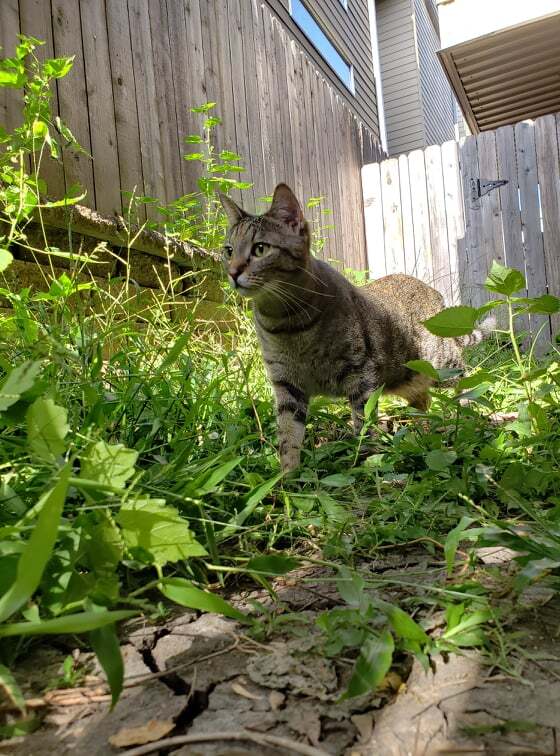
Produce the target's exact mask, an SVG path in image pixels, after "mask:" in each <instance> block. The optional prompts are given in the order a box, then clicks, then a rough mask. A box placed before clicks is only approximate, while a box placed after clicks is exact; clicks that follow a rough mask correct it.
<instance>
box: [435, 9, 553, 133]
mask: <svg viewBox="0 0 560 756" xmlns="http://www.w3.org/2000/svg"><path fill="white" fill-rule="evenodd" d="M438 56H439V58H440V61H441V63H442V65H443V67H444V69H445V72H446V74H447V77H448V79H449V81H450V83H451V86H452V87H453V89H454V91H455V95H456V97H457V99H458V101H459V104H460V106H461V109H462V111H463V114H464V116H465V120H466V121H467V123H468V125H469V128H470V129H471V131H472V132H473V133H474V134H476V133H478V132H479V131H486V130H488V129H495V128H497V127H498V126H503V125H505V124H509V123H515V122H516V121H523V120H525V119H526V118H536V117H537V116H540V115H545V114H546V113H555V112H557V111H560V11H559V12H557V13H552V14H550V15H547V16H542V17H541V18H536V19H532V20H531V21H526V22H524V23H522V24H517V25H516V26H511V27H508V28H507V29H500V30H499V31H495V32H492V33H491V34H485V35H484V36H481V37H475V38H474V39H471V40H468V41H466V42H461V43H459V44H456V45H453V46H451V47H446V48H444V49H442V50H439V51H438Z"/></svg>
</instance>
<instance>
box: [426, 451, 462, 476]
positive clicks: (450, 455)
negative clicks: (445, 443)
mask: <svg viewBox="0 0 560 756" xmlns="http://www.w3.org/2000/svg"><path fill="white" fill-rule="evenodd" d="M456 459H457V454H456V452H454V451H452V450H446V449H433V451H430V452H428V453H427V454H426V464H427V465H428V467H429V468H430V470H435V471H436V472H440V471H441V470H446V469H447V468H448V467H449V466H450V465H452V464H453V462H455V460H456Z"/></svg>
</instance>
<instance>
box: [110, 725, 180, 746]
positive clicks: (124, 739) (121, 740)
mask: <svg viewBox="0 0 560 756" xmlns="http://www.w3.org/2000/svg"><path fill="white" fill-rule="evenodd" d="M174 727H175V723H174V722H172V721H171V720H169V719H164V720H158V719H150V721H149V722H146V724H144V725H140V726H139V727H123V729H122V730H119V731H118V732H117V734H116V735H111V737H110V738H109V743H110V744H111V745H112V746H115V748H124V747H125V746H132V745H144V744H145V743H153V742H154V740H160V739H161V738H163V737H165V736H166V735H167V734H168V733H169V732H171V730H172V729H173V728H174Z"/></svg>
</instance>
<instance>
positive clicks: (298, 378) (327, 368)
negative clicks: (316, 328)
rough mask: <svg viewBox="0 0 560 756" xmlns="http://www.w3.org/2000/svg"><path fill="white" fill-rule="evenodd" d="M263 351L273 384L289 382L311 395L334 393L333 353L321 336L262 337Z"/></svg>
mask: <svg viewBox="0 0 560 756" xmlns="http://www.w3.org/2000/svg"><path fill="white" fill-rule="evenodd" d="M261 348H262V352H263V357H264V361H265V365H266V367H267V372H268V375H269V378H270V379H271V380H272V381H273V382H275V381H283V380H289V381H290V382H291V383H293V384H294V385H296V386H298V387H300V388H301V389H303V390H305V391H306V392H307V393H309V394H310V395H313V394H320V393H332V392H334V391H335V384H334V382H333V375H332V370H331V368H332V355H331V354H330V351H331V350H330V349H329V345H328V344H325V343H324V342H322V341H321V340H320V339H319V335H318V334H316V333H315V334H299V336H297V337H295V336H292V337H290V338H275V339H274V338H273V339H271V338H261Z"/></svg>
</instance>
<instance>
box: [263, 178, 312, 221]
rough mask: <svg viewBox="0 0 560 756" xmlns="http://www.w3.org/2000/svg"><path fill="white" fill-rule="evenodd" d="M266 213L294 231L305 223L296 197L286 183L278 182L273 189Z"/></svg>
mask: <svg viewBox="0 0 560 756" xmlns="http://www.w3.org/2000/svg"><path fill="white" fill-rule="evenodd" d="M266 214H267V215H268V216H270V217H271V218H274V219H276V220H279V221H282V223H285V224H286V225H287V226H290V227H291V228H293V229H294V231H300V230H301V229H302V228H303V226H304V224H305V218H304V217H303V212H302V210H301V206H300V204H299V202H298V201H297V197H296V195H295V194H294V193H293V192H292V190H291V189H290V187H289V186H288V185H287V184H278V186H277V187H276V189H275V190H274V195H273V197H272V204H271V206H270V209H269V210H268V212H267V213H266Z"/></svg>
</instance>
